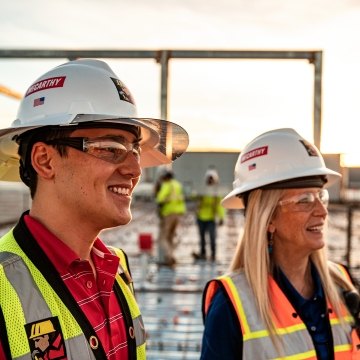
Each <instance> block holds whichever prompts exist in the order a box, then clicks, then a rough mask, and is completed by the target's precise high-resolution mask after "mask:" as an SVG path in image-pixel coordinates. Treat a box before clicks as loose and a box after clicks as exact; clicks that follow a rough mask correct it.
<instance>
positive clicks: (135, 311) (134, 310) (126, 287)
mask: <svg viewBox="0 0 360 360" xmlns="http://www.w3.org/2000/svg"><path fill="white" fill-rule="evenodd" d="M109 249H110V251H112V252H113V253H115V254H116V255H117V256H118V257H119V258H120V264H121V265H122V267H123V269H124V270H125V271H129V270H128V268H127V261H126V258H125V254H124V252H123V251H122V250H120V249H117V248H113V247H109ZM116 280H117V282H118V283H119V285H120V288H121V290H122V292H123V294H124V296H125V299H126V302H127V303H128V306H129V309H130V313H131V318H132V321H133V330H132V329H129V332H130V333H131V332H132V331H133V332H132V334H130V336H132V337H133V336H134V337H135V341H136V353H137V359H146V351H145V350H146V349H145V347H146V333H145V327H144V322H143V320H142V316H141V313H140V309H139V306H138V304H137V302H136V299H135V296H134V293H133V286H132V282H131V283H130V284H126V283H125V281H124V280H123V278H122V277H121V276H120V275H119V274H117V275H116Z"/></svg>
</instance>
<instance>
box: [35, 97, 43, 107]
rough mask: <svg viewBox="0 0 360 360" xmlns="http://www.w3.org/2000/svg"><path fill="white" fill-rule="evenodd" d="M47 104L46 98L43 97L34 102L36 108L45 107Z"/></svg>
mask: <svg viewBox="0 0 360 360" xmlns="http://www.w3.org/2000/svg"><path fill="white" fill-rule="evenodd" d="M44 102H45V97H44V96H43V97H41V98H37V99H35V100H34V107H35V106H40V105H44Z"/></svg>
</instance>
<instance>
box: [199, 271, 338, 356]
mask: <svg viewBox="0 0 360 360" xmlns="http://www.w3.org/2000/svg"><path fill="white" fill-rule="evenodd" d="M311 273H312V277H313V280H314V285H315V291H314V296H312V297H311V298H310V299H304V298H303V297H302V296H301V295H300V294H299V293H298V292H297V291H296V289H295V288H294V287H293V286H292V285H291V283H290V282H289V280H288V279H287V278H286V276H285V275H284V273H283V272H282V271H281V270H280V269H277V271H275V274H274V279H275V280H276V282H277V283H278V285H279V287H280V288H281V289H282V291H283V292H284V293H285V295H286V296H287V298H288V299H289V301H290V302H291V304H292V305H293V307H294V309H295V310H296V313H294V315H293V316H300V317H301V319H302V320H303V321H304V323H305V325H306V327H307V328H308V330H309V333H310V335H311V337H312V339H313V343H314V347H315V349H316V354H317V358H318V359H319V360H324V359H326V360H331V359H333V358H334V352H333V342H332V335H331V329H330V324H329V321H328V317H327V308H326V300H325V296H324V292H323V289H322V286H321V282H320V278H319V275H318V273H317V271H316V268H315V266H312V268H311ZM242 343H243V341H242V333H241V331H240V330H239V320H238V318H237V315H236V314H235V311H234V309H233V306H232V304H231V301H230V300H229V299H228V297H227V295H226V294H225V291H224V290H223V289H222V288H219V290H218V291H217V293H216V294H215V296H214V298H213V301H212V303H211V305H210V307H209V311H208V315H207V317H206V319H205V329H204V334H203V340H202V351H201V360H215V359H226V360H239V359H240V360H241V359H242Z"/></svg>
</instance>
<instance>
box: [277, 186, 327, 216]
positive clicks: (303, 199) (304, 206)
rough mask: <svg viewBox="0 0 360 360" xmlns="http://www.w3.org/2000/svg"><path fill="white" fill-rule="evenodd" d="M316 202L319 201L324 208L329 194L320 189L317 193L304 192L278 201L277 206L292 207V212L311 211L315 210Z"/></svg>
mask: <svg viewBox="0 0 360 360" xmlns="http://www.w3.org/2000/svg"><path fill="white" fill-rule="evenodd" d="M316 200H319V201H320V202H321V204H323V205H324V206H328V204H329V192H328V191H327V190H326V189H321V190H320V191H319V192H317V193H313V192H306V193H302V194H298V195H294V196H292V197H290V198H288V199H284V200H280V201H279V203H278V205H280V206H286V205H292V210H293V211H304V212H305V211H312V210H313V209H314V208H315V204H316Z"/></svg>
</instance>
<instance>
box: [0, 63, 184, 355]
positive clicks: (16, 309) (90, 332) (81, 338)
mask: <svg viewBox="0 0 360 360" xmlns="http://www.w3.org/2000/svg"><path fill="white" fill-rule="evenodd" d="M159 129H161V131H160V130H159ZM167 131H169V132H170V133H171V136H172V138H173V139H174V137H175V138H177V141H174V142H172V143H168V142H167V141H166V139H167V138H168V135H167ZM159 143H161V144H167V146H165V145H162V146H161V147H160V146H158V145H159ZM187 144H188V140H187V133H186V131H185V130H184V129H182V128H181V127H180V126H178V125H176V124H173V123H170V122H167V121H165V120H159V119H144V118H138V117H137V115H136V106H135V102H134V99H133V97H132V95H131V93H130V91H129V90H128V88H127V87H126V86H125V84H124V83H123V82H122V81H121V80H120V79H119V78H118V77H117V75H116V74H115V73H114V72H113V71H112V69H111V68H110V67H109V65H108V64H107V63H105V62H103V61H100V60H96V59H80V60H74V61H69V62H66V63H64V64H61V65H59V66H57V67H55V68H54V69H51V70H50V71H48V72H46V73H45V74H44V75H42V76H40V77H39V78H38V79H37V80H35V82H34V83H33V84H32V85H31V86H30V87H29V88H28V90H27V91H26V92H25V96H24V98H23V100H22V101H21V103H20V107H19V111H18V116H17V119H16V120H15V121H14V122H13V124H12V126H11V127H10V128H7V129H2V130H0V181H23V182H24V183H25V185H27V186H28V187H29V190H30V194H31V197H32V203H31V208H30V210H29V211H26V212H25V213H24V214H23V215H22V216H21V218H20V219H19V221H18V223H17V224H16V225H15V227H14V228H13V229H11V230H10V231H9V232H8V233H7V234H5V235H4V236H3V237H2V238H1V239H0V359H1V360H11V359H16V360H20V359H49V360H50V359H69V360H70V359H76V360H90V359H91V360H95V359H102V360H124V359H134V360H135V359H139V360H145V359H146V348H145V347H146V334H145V328H144V324H143V320H142V316H141V312H140V309H139V307H138V304H137V302H136V298H135V294H134V286H133V282H132V277H131V273H130V269H129V264H128V261H127V256H126V254H125V252H124V251H122V250H121V249H117V248H112V247H109V246H106V245H105V244H104V243H103V242H102V241H101V239H100V238H99V233H100V232H101V231H102V230H103V229H107V228H112V227H117V226H120V225H125V224H127V223H128V222H129V221H130V220H131V209H130V205H131V201H132V194H133V191H134V188H135V187H136V185H137V184H138V182H139V180H140V176H141V171H142V168H143V167H147V166H158V165H162V164H168V163H171V162H172V161H173V160H174V159H176V158H177V157H178V156H180V155H181V154H182V153H183V152H184V151H185V150H186V147H187Z"/></svg>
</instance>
